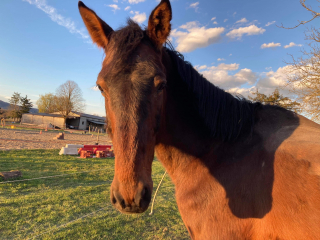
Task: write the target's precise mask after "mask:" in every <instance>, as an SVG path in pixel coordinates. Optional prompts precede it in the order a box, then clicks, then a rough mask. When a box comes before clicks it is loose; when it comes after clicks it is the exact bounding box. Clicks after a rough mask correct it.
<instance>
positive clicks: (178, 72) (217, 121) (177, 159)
mask: <svg viewBox="0 0 320 240" xmlns="http://www.w3.org/2000/svg"><path fill="white" fill-rule="evenodd" d="M79 10H80V14H81V16H82V18H83V21H84V23H85V25H86V27H87V29H88V31H89V33H90V35H91V37H92V40H93V41H94V42H95V43H96V44H97V45H98V46H99V47H101V48H103V49H104V51H105V55H106V57H105V59H104V61H103V64H102V70H101V72H100V74H99V76H98V80H97V85H98V87H99V88H100V90H101V92H102V95H103V96H104V98H105V108H106V113H107V121H108V132H109V134H110V135H111V137H112V140H113V143H114V151H115V156H116V159H115V176H114V180H113V183H112V185H111V191H110V192H111V202H112V204H113V205H114V206H115V207H116V208H117V209H118V210H119V211H121V212H123V213H141V212H143V211H145V210H146V209H147V208H148V205H149V203H150V199H151V193H152V188H153V186H152V179H151V165H152V160H153V156H154V152H156V154H157V157H158V159H159V160H160V161H161V163H162V164H163V166H164V167H165V168H166V170H167V171H168V173H169V175H170V177H171V179H172V181H173V183H174V184H175V191H176V200H177V203H178V207H179V211H180V213H181V216H182V219H183V221H184V223H185V225H186V227H187V229H188V231H189V233H190V236H191V238H192V239H227V240H229V239H290V240H293V239H320V178H319V174H320V126H319V125H317V124H316V123H314V122H312V121H309V120H308V119H306V118H304V117H302V116H299V115H297V114H295V113H293V112H291V111H288V110H285V109H283V108H280V107H276V106H263V105H261V104H259V103H251V102H249V101H247V100H245V99H241V98H236V97H234V96H232V95H231V94H229V93H227V92H225V91H223V90H221V89H219V88H218V87H216V86H214V85H213V84H211V83H209V82H208V81H207V80H206V79H205V78H204V77H203V76H201V75H200V74H199V73H198V72H197V71H196V70H195V69H194V68H193V67H192V66H191V64H190V63H187V62H185V61H184V60H183V58H182V56H181V55H180V54H179V53H177V52H175V51H174V50H172V48H167V47H164V46H163V45H164V44H165V43H166V41H167V38H168V36H169V33H170V29H171V24H170V21H171V18H172V13H171V6H170V2H169V0H162V1H161V2H160V4H159V5H158V6H157V7H156V8H155V9H154V10H153V12H152V13H151V15H150V17H149V22H148V27H147V28H146V29H141V28H140V27H139V25H138V24H137V23H135V22H133V21H131V20H128V24H127V26H126V27H124V28H122V29H120V30H117V31H114V30H113V29H112V28H111V27H110V26H109V25H107V24H106V23H105V22H104V21H102V20H101V19H100V18H99V17H98V16H97V15H96V14H95V13H94V12H93V11H92V10H90V9H89V8H87V7H86V6H85V5H84V4H83V3H82V2H79Z"/></svg>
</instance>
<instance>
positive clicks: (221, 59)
mask: <svg viewBox="0 0 320 240" xmlns="http://www.w3.org/2000/svg"><path fill="white" fill-rule="evenodd" d="M217 60H218V61H219V62H220V61H225V59H224V58H218V59H217Z"/></svg>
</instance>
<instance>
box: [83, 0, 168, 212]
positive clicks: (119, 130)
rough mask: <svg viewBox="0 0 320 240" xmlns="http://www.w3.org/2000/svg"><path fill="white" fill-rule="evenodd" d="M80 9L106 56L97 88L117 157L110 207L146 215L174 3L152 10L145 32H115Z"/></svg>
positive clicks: (132, 29)
mask: <svg viewBox="0 0 320 240" xmlns="http://www.w3.org/2000/svg"><path fill="white" fill-rule="evenodd" d="M79 10H80V14H81V16H82V19H83V21H84V23H85V25H86V27H87V29H88V31H89V33H90V36H91V38H92V40H93V42H94V43H96V44H97V45H98V46H99V47H101V48H103V49H104V51H105V56H106V57H105V59H104V61H103V64H102V70H101V72H100V73H99V75H98V80H97V85H98V87H99V88H100V90H101V92H102V95H103V96H104V98H105V108H106V114H107V121H108V132H109V134H110V136H111V137H112V140H113V145H114V151H115V156H116V158H115V175H114V179H113V182H112V185H111V191H110V194H111V196H110V197H111V202H112V204H113V205H114V206H115V207H116V208H117V209H118V210H120V211H121V212H123V213H141V212H144V211H145V210H146V209H147V208H148V206H149V203H150V200H151V193H152V187H153V186H152V179H151V165H152V160H153V157H154V148H155V143H156V135H157V132H158V130H159V127H160V120H161V113H162V106H163V102H164V97H165V94H164V88H165V86H166V73H165V68H164V66H163V64H162V62H161V50H162V45H163V44H164V43H165V41H166V39H167V37H168V35H169V33H170V28H171V25H170V20H171V6H170V2H169V0H162V1H161V2H160V4H159V5H158V6H157V7H156V8H155V9H154V10H153V12H152V13H151V15H150V17H149V22H148V28H147V29H146V30H142V29H141V28H140V27H139V25H138V24H136V23H134V22H133V21H131V20H129V21H128V25H127V26H126V27H124V28H122V29H120V30H118V31H113V29H112V28H111V27H110V26H109V25H107V24H106V23H105V22H104V21H102V20H101V19H100V18H99V17H98V16H97V15H96V14H95V12H93V11H92V10H90V9H89V8H87V7H86V6H85V5H84V4H83V3H82V2H79Z"/></svg>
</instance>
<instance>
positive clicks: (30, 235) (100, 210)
mask: <svg viewBox="0 0 320 240" xmlns="http://www.w3.org/2000/svg"><path fill="white" fill-rule="evenodd" d="M106 170H114V166H112V167H111V166H110V167H106V168H102V169H95V170H90V171H79V172H73V173H65V174H57V175H50V176H42V177H35V178H28V179H18V180H12V181H3V182H0V186H1V184H2V185H3V186H4V185H5V184H9V183H21V182H30V181H35V180H45V179H55V178H58V177H68V176H75V175H78V174H88V173H94V172H102V171H106ZM160 174H161V173H159V172H158V173H156V174H155V175H154V176H153V180H155V181H156V182H158V180H160V178H161V177H160V176H161V175H162V174H161V175H160ZM164 176H165V175H163V176H162V178H161V179H162V180H163V178H164ZM108 180H110V179H108ZM104 182H105V181H104ZM157 185H158V184H157ZM155 187H156V185H155ZM159 188H160V185H158V189H159ZM173 188H174V187H173V186H172V185H170V186H167V183H164V184H163V185H162V186H161V189H162V190H164V189H168V190H169V189H173ZM41 192H42V191H41ZM99 205H100V206H101V204H99ZM99 205H98V206H96V207H97V208H98V209H97V210H94V208H93V206H90V207H89V208H90V209H91V211H92V210H94V211H92V212H90V213H82V214H84V215H82V216H81V215H80V217H75V216H74V219H72V220H71V221H66V222H65V223H62V224H61V222H60V224H56V225H54V226H53V227H51V226H49V227H48V226H46V227H45V226H43V225H40V226H39V227H40V228H41V229H39V228H38V227H37V228H35V229H34V230H32V232H29V233H27V236H25V237H23V238H24V239H37V238H39V237H41V236H43V235H45V234H49V233H50V235H51V234H53V233H54V232H57V231H59V230H61V229H64V228H66V227H69V226H70V225H72V224H74V223H78V222H80V221H82V220H84V219H86V218H90V217H94V216H97V215H98V216H99V215H100V214H102V213H103V212H104V210H107V209H108V208H109V209H112V206H111V204H110V202H109V203H108V204H107V206H105V207H102V208H99ZM156 205H157V203H156ZM92 208H93V209H92ZM166 210H168V209H166ZM73 215H74V214H72V215H71V216H73ZM78 216H79V215H78ZM61 220H62V219H61ZM35 221H36V220H35ZM119 221H120V220H119ZM121 221H123V219H122V218H121ZM154 221H158V220H157V219H156V218H155V220H154ZM37 229H39V230H37ZM0 238H1V237H0Z"/></svg>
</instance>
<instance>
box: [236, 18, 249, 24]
mask: <svg viewBox="0 0 320 240" xmlns="http://www.w3.org/2000/svg"><path fill="white" fill-rule="evenodd" d="M246 22H248V20H247V19H246V18H241V19H240V20H238V21H236V23H246Z"/></svg>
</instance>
